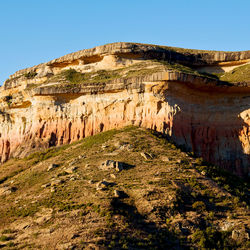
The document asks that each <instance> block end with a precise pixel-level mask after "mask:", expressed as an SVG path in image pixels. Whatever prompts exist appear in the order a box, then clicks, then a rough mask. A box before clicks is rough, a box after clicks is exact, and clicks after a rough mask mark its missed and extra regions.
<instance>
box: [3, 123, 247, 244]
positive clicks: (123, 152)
mask: <svg viewBox="0 0 250 250" xmlns="http://www.w3.org/2000/svg"><path fill="white" fill-rule="evenodd" d="M141 152H148V153H151V154H152V155H153V159H148V160H145V159H144V158H143V157H142V156H141ZM79 156H80V157H79ZM167 158H168V159H167ZM107 159H112V160H118V161H122V162H125V163H127V164H129V165H130V167H128V168H127V169H125V170H123V171H121V172H115V170H109V171H104V170H100V169H99V168H98V166H99V165H100V163H101V162H102V161H104V160H107ZM72 162H73V166H77V167H78V168H77V170H76V171H75V172H74V173H73V174H67V173H66V172H65V168H68V166H69V165H70V164H72ZM51 163H57V164H59V167H57V168H55V169H54V170H52V171H47V168H48V166H49V165H50V164H51ZM110 174H114V175H115V176H116V178H115V179H114V178H112V177H111V176H110ZM53 178H55V180H62V183H59V184H57V185H55V187H53V188H51V187H46V188H44V187H41V186H42V185H43V184H46V183H51V179H53ZM103 179H106V180H107V181H110V182H113V183H114V185H113V186H110V187H108V188H107V190H103V191H97V190H96V183H97V182H98V181H101V180H103ZM0 183H1V184H0V188H2V187H4V186H8V187H15V188H16V190H15V189H13V192H12V193H11V194H8V195H1V196H0V202H1V207H0V214H1V216H0V245H1V246H2V247H4V246H6V247H9V248H13V249H21V248H27V247H31V248H36V249H37V248H43V249H45V248H49V249H54V248H56V247H62V248H63V247H66V248H67V247H69V246H70V245H71V246H72V245H73V246H76V247H78V249H82V248H85V247H87V246H89V247H90V246H103V247H104V248H115V247H117V248H118V249H121V248H123V249H126V248H134V249H145V248H147V249H170V248H177V247H178V246H181V248H182V247H188V248H190V247H195V248H198V247H205V248H214V247H215V248H216V249H230V247H239V248H240V247H242V248H243V249H246V248H247V242H246V240H245V239H243V238H244V237H243V238H242V239H241V240H239V241H238V242H236V241H234V240H232V239H231V234H232V230H233V229H240V230H242V227H244V224H245V226H246V227H248V229H249V226H250V223H249V213H248V211H249V210H248V209H249V204H247V202H248V201H249V200H248V199H247V198H248V197H247V196H246V195H247V192H248V187H247V185H246V183H244V182H242V181H240V180H239V179H238V178H237V177H233V176H231V175H230V174H227V173H224V172H221V171H219V170H218V169H217V168H215V167H212V166H210V167H208V166H206V165H204V163H203V162H202V160H201V159H194V158H192V155H191V154H189V155H188V154H186V153H184V152H181V150H180V149H177V148H176V147H175V146H174V145H173V144H171V143H169V142H168V141H166V140H165V139H164V138H161V135H159V134H152V132H150V131H148V130H144V129H139V128H135V127H127V128H124V129H122V130H111V131H108V132H104V133H101V134H99V135H96V136H93V137H89V138H85V139H84V140H82V141H79V142H76V143H73V144H71V145H66V146H62V147H59V148H52V149H49V150H47V151H44V152H41V153H35V154H33V155H31V156H30V157H28V158H26V159H22V160H10V161H9V162H7V163H5V164H4V165H2V166H1V168H0ZM51 189H52V190H51ZM115 189H116V190H121V191H124V192H125V193H126V194H127V197H126V198H124V199H119V198H115V197H114V190H115ZM223 225H224V226H225V231H222V230H220V229H219V228H220V227H222V226H223ZM226 225H228V226H227V227H226ZM248 247H249V245H248Z"/></svg>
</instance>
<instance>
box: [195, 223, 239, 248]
mask: <svg viewBox="0 0 250 250" xmlns="http://www.w3.org/2000/svg"><path fill="white" fill-rule="evenodd" d="M230 233H231V232H229V231H228V232H220V231H217V230H216V229H214V228H212V227H207V228H206V229H205V230H203V231H202V230H200V229H198V230H197V231H196V232H195V233H194V234H193V235H192V242H193V243H196V244H197V245H198V246H199V248H201V249H232V244H233V243H234V242H230V240H229V239H230Z"/></svg>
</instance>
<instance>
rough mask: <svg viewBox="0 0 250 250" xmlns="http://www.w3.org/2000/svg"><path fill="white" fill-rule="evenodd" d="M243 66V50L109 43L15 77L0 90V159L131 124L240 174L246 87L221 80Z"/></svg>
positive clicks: (248, 104) (245, 153)
mask: <svg viewBox="0 0 250 250" xmlns="http://www.w3.org/2000/svg"><path fill="white" fill-rule="evenodd" d="M249 62H250V51H243V52H216V51H199V50H185V49H179V48H171V47H164V46H155V45H145V44H134V43H114V44H108V45H104V46H100V47H96V48H93V49H88V50H82V51H79V52H76V53H72V54H69V55H66V56H63V57H61V58H58V59H55V60H52V61H50V62H48V63H43V64H40V65H37V66H34V67H32V68H28V69H24V70H20V71H18V72H16V73H15V74H13V75H12V76H10V78H9V79H8V80H6V81H5V83H4V85H3V86H2V89H1V94H0V109H1V110H0V111H1V118H0V119H1V128H0V140H1V145H0V152H1V161H2V162H4V161H6V160H7V159H9V158H10V157H23V156H25V155H27V154H28V153H30V152H33V151H36V150H38V149H41V148H47V147H50V146H57V145H62V144H67V143H71V142H73V141H76V140H79V139H81V138H84V137H86V136H90V135H93V134H96V133H98V132H101V131H106V130H109V129H111V128H118V127H123V126H125V125H129V124H134V125H138V126H142V127H146V128H151V129H154V130H157V131H159V132H162V133H164V134H166V135H167V136H168V137H169V138H171V139H172V140H173V141H174V142H175V143H177V144H178V145H182V146H185V147H186V149H187V150H190V151H194V153H195V154H196V155H198V156H202V157H203V158H204V159H205V160H207V161H209V162H211V163H215V164H217V165H219V166H221V167H223V168H227V169H230V170H232V171H233V172H235V173H237V174H238V175H241V176H247V175H248V173H249V169H250V129H249V125H250V81H249V79H248V78H246V79H243V80H240V81H232V82H230V81H227V82H223V81H221V80H220V76H221V74H223V72H224V73H225V72H228V73H229V74H231V73H232V74H233V73H234V72H235V71H236V70H237V69H238V68H241V67H246V66H247V67H248V65H249ZM247 70H248V68H247ZM248 72H249V71H248ZM241 79H242V78H241Z"/></svg>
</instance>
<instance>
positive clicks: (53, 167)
mask: <svg viewBox="0 0 250 250" xmlns="http://www.w3.org/2000/svg"><path fill="white" fill-rule="evenodd" d="M57 167H59V164H55V163H51V164H50V165H49V166H48V168H47V171H51V170H53V169H55V168H57Z"/></svg>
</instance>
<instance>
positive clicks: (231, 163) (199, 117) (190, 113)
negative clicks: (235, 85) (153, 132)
mask: <svg viewBox="0 0 250 250" xmlns="http://www.w3.org/2000/svg"><path fill="white" fill-rule="evenodd" d="M173 84H179V85H180V84H181V83H173ZM174 88H175V87H174ZM174 88H173V91H175V89H174ZM187 88H189V90H188V91H189V92H190V91H193V89H192V88H191V89H190V87H188V86H185V87H184V92H185V91H186V90H187ZM170 91H171V88H170ZM178 91H179V90H178ZM199 93H202V92H201V91H198V92H197V90H194V92H192V93H191V95H192V98H189V97H188V96H187V95H188V94H189V93H175V94H173V93H171V94H169V91H168V92H167V91H166V92H165V93H164V95H165V101H166V102H167V103H168V104H169V105H170V106H172V107H175V106H178V111H177V112H176V113H175V114H174V115H173V117H172V119H173V121H172V127H169V125H166V124H165V125H164V126H163V133H165V132H167V130H170V131H171V134H170V135H168V137H169V139H170V140H172V141H173V142H174V143H176V144H177V145H178V146H181V147H182V148H184V149H185V150H187V151H192V152H194V154H195V155H196V156H198V157H203V159H204V160H205V161H207V162H209V163H212V164H216V165H218V166H220V167H222V168H224V169H226V170H229V171H232V172H234V173H235V174H237V175H239V176H241V177H245V178H246V177H248V174H249V172H250V171H249V166H250V155H249V154H246V153H245V151H244V150H247V148H248V147H249V135H248V133H249V125H248V124H247V123H246V122H245V121H244V120H243V119H242V118H241V117H240V113H241V112H243V111H245V110H248V109H250V102H247V100H249V99H250V97H249V96H247V93H246V94H245V96H244V95H243V94H242V93H241V94H240V95H239V96H237V95H232V94H227V93H224V94H223V95H222V94H217V93H216V89H215V88H213V89H211V92H208V93H207V96H206V95H205V94H204V92H203V93H202V95H201V96H199ZM173 96H174V98H173ZM195 98H196V99H197V100H200V103H199V101H198V102H197V101H196V102H192V100H195ZM184 99H185V100H184ZM201 99H202V100H201ZM213 101H214V103H213ZM244 147H245V148H244Z"/></svg>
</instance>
